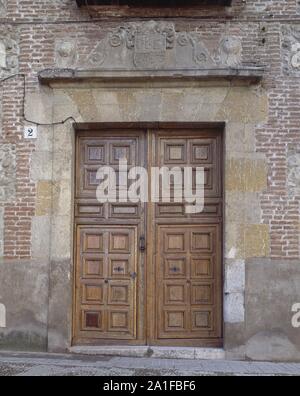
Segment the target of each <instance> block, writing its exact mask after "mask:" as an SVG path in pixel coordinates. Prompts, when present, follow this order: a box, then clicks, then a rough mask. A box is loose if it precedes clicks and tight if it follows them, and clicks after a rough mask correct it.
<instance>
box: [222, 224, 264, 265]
mask: <svg viewBox="0 0 300 396" xmlns="http://www.w3.org/2000/svg"><path fill="white" fill-rule="evenodd" d="M269 245H270V236H269V226H268V225H266V224H241V223H227V224H226V228H225V257H226V258H228V259H244V258H250V257H268V255H269V250H270V247H269Z"/></svg>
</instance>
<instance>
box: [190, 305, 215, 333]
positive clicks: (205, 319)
mask: <svg viewBox="0 0 300 396" xmlns="http://www.w3.org/2000/svg"><path fill="white" fill-rule="evenodd" d="M191 323H192V329H191V330H192V331H195V332H197V331H211V330H212V329H213V313H212V311H211V310H205V309H203V310H198V309H193V310H192V320H191Z"/></svg>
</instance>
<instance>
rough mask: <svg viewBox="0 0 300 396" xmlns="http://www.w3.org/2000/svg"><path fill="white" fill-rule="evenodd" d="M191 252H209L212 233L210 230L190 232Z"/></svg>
mask: <svg viewBox="0 0 300 396" xmlns="http://www.w3.org/2000/svg"><path fill="white" fill-rule="evenodd" d="M191 243H192V246H191V251H192V252H196V251H198V252H200V251H201V252H204V251H206V252H207V251H208V252H210V251H211V250H212V235H211V233H210V232H192V240H191Z"/></svg>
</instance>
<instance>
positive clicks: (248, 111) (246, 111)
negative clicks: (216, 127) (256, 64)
mask: <svg viewBox="0 0 300 396" xmlns="http://www.w3.org/2000/svg"><path fill="white" fill-rule="evenodd" d="M267 114H268V97H267V95H266V92H265V91H263V90H262V89H257V88H253V87H252V88H251V89H249V88H248V87H235V88H232V89H231V90H230V91H229V92H228V95H227V97H226V99H225V100H224V102H223V104H222V106H221V108H220V110H219V112H218V114H217V118H218V119H223V120H226V121H229V122H238V123H245V124H249V123H250V124H251V123H254V122H263V121H266V120H267Z"/></svg>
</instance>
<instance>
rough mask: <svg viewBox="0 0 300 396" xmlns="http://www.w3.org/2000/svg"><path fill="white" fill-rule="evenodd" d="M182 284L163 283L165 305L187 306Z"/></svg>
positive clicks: (184, 286)
mask: <svg viewBox="0 0 300 396" xmlns="http://www.w3.org/2000/svg"><path fill="white" fill-rule="evenodd" d="M186 288H187V286H186V284H184V283H175V282H173V283H165V304H166V305H181V304H187V291H186Z"/></svg>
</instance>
